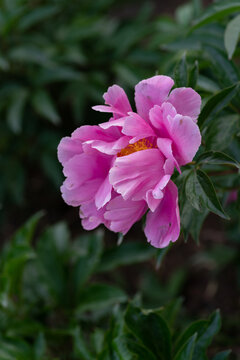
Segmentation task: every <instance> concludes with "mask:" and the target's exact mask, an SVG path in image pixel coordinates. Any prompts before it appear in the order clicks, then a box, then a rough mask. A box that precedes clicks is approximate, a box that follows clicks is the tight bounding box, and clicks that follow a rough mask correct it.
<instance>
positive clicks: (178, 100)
mask: <svg viewBox="0 0 240 360" xmlns="http://www.w3.org/2000/svg"><path fill="white" fill-rule="evenodd" d="M168 101H169V102H170V103H171V104H172V105H173V106H174V107H175V109H176V110H177V113H178V114H181V115H186V116H189V117H191V118H192V120H193V121H195V122H196V121H197V117H198V115H199V114H200V108H201V96H200V95H199V94H198V93H197V92H196V91H194V90H193V89H192V88H178V89H174V90H173V91H171V93H170V95H169V98H168Z"/></svg>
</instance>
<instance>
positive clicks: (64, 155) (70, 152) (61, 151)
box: [58, 137, 82, 166]
mask: <svg viewBox="0 0 240 360" xmlns="http://www.w3.org/2000/svg"><path fill="white" fill-rule="evenodd" d="M81 153H82V142H81V141H80V140H79V139H72V138H71V137H64V138H62V140H61V141H60V143H59V145H58V160H59V161H60V163H61V164H62V165H63V166H64V165H65V164H66V162H68V160H70V159H71V158H72V157H73V156H75V155H77V154H81Z"/></svg>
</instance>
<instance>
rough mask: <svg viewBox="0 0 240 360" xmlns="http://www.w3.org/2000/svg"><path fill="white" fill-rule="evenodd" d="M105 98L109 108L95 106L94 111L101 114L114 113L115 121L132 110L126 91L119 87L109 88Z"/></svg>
mask: <svg viewBox="0 0 240 360" xmlns="http://www.w3.org/2000/svg"><path fill="white" fill-rule="evenodd" d="M103 98H104V100H105V103H106V104H107V105H109V107H108V106H102V105H100V106H94V107H93V109H94V110H97V111H101V112H112V113H113V116H114V119H118V118H120V117H122V116H125V115H127V113H128V112H129V111H131V110H132V108H131V105H130V103H129V101H128V98H127V95H126V93H125V91H124V90H123V89H122V88H121V87H120V86H118V85H113V86H111V87H109V88H108V91H107V92H106V93H105V94H104V95H103Z"/></svg>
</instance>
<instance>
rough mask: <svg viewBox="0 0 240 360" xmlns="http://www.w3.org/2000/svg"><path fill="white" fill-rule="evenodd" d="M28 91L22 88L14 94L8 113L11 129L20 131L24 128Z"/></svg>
mask: <svg viewBox="0 0 240 360" xmlns="http://www.w3.org/2000/svg"><path fill="white" fill-rule="evenodd" d="M27 96H28V91H27V90H26V89H23V88H20V89H18V91H17V92H16V93H14V94H13V96H12V99H11V103H10V105H9V108H8V113H7V123H8V125H9V127H10V128H11V130H12V131H13V132H15V133H19V132H20V130H21V128H22V114H23V109H24V106H25V103H26V100H27Z"/></svg>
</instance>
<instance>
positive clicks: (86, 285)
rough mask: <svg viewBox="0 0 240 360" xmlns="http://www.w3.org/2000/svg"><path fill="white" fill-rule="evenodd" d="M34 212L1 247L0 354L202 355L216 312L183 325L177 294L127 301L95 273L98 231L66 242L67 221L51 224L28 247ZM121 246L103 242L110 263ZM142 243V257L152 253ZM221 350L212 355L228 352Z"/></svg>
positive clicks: (166, 358)
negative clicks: (149, 301) (151, 304)
mask: <svg viewBox="0 0 240 360" xmlns="http://www.w3.org/2000/svg"><path fill="white" fill-rule="evenodd" d="M41 215H42V214H41V213H39V214H36V215H35V216H33V217H32V218H31V219H30V220H29V221H28V222H27V223H26V224H25V225H24V226H23V227H22V228H20V229H19V230H18V231H17V233H16V234H15V235H14V236H13V237H12V239H11V241H10V242H9V243H8V244H7V245H6V246H5V247H4V249H3V251H2V252H1V265H0V283H1V288H0V319H1V323H0V335H1V336H0V358H1V359H3V360H5V359H6V360H13V359H14V360H23V359H24V360H41V359H49V360H50V359H51V360H53V359H56V358H57V359H66V358H67V359H84V360H95V359H117V360H118V359H119V360H122V359H123V360H126V359H129V360H131V359H149V360H157V359H161V360H183V359H186V360H187V359H196V360H197V359H206V355H205V354H206V349H207V348H208V346H209V345H210V343H211V342H212V339H213V337H214V335H215V334H216V333H217V332H218V331H219V328H220V316H219V312H216V313H214V314H213V315H212V316H210V317H209V319H208V320H199V321H197V322H195V323H193V324H191V325H190V326H188V328H187V329H186V330H185V331H183V326H181V327H180V328H181V330H179V328H176V327H175V320H176V315H177V314H178V312H179V309H180V306H181V300H173V301H171V302H170V303H168V304H165V306H162V307H160V308H155V309H144V308H142V306H141V300H140V299H139V298H138V297H136V298H135V300H134V301H132V302H130V303H129V304H127V299H128V296H127V293H126V291H125V290H123V289H121V288H120V287H119V286H117V285H116V284H115V283H114V282H113V279H112V280H110V276H109V275H110V274H109V273H108V278H109V280H108V282H106V281H104V280H103V278H101V276H100V274H99V270H100V271H101V272H103V271H104V269H103V268H102V267H99V264H101V262H102V261H103V259H107V257H108V256H109V253H110V250H107V251H106V250H105V249H104V247H103V240H102V236H101V234H100V233H97V232H95V233H92V234H90V235H88V236H86V235H85V236H82V237H80V238H76V239H75V240H74V241H70V237H69V232H68V228H67V227H66V225H65V224H64V223H59V224H56V225H54V226H51V227H49V228H48V229H47V230H45V231H44V232H42V234H40V236H39V238H38V240H37V246H36V247H35V246H33V237H34V229H35V227H36V224H37V222H38V221H39V219H40V217H41ZM129 245H130V243H129V244H128V246H127V244H126V245H125V246H124V245H121V246H122V249H121V252H119V251H118V248H115V247H113V248H112V249H111V253H115V256H114V259H115V264H116V266H119V265H120V264H121V259H122V258H123V254H124V253H125V255H126V256H127V255H128V249H129V248H130V246H129ZM133 245H134V243H132V246H133ZM145 249H146V254H148V255H145V257H144V258H143V257H142V260H147V259H148V258H150V257H152V255H153V251H152V252H151V253H150V252H147V245H145ZM138 251H139V257H138V256H135V258H134V257H132V260H131V264H132V263H133V262H137V263H138V262H139V261H140V258H141V256H142V252H143V245H142V246H141V249H139V250H138V249H137V247H136V253H137V252H138ZM127 264H130V261H129V260H128V262H127ZM123 265H124V264H123ZM111 269H113V263H112V264H111ZM106 274H107V273H106ZM99 276H100V278H99ZM92 278H94V281H93V279H92ZM169 285H170V286H172V287H173V284H172V285H171V281H169ZM159 289H160V288H159ZM164 291H165V292H167V291H170V290H168V289H167V287H166V288H165V290H164ZM149 295H150V296H151V292H150V294H149ZM171 295H172V296H174V290H173V291H172V293H171ZM227 354H228V352H224V353H222V354H219V355H218V356H223V359H228V357H227ZM220 359H222V358H221V357H220Z"/></svg>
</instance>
